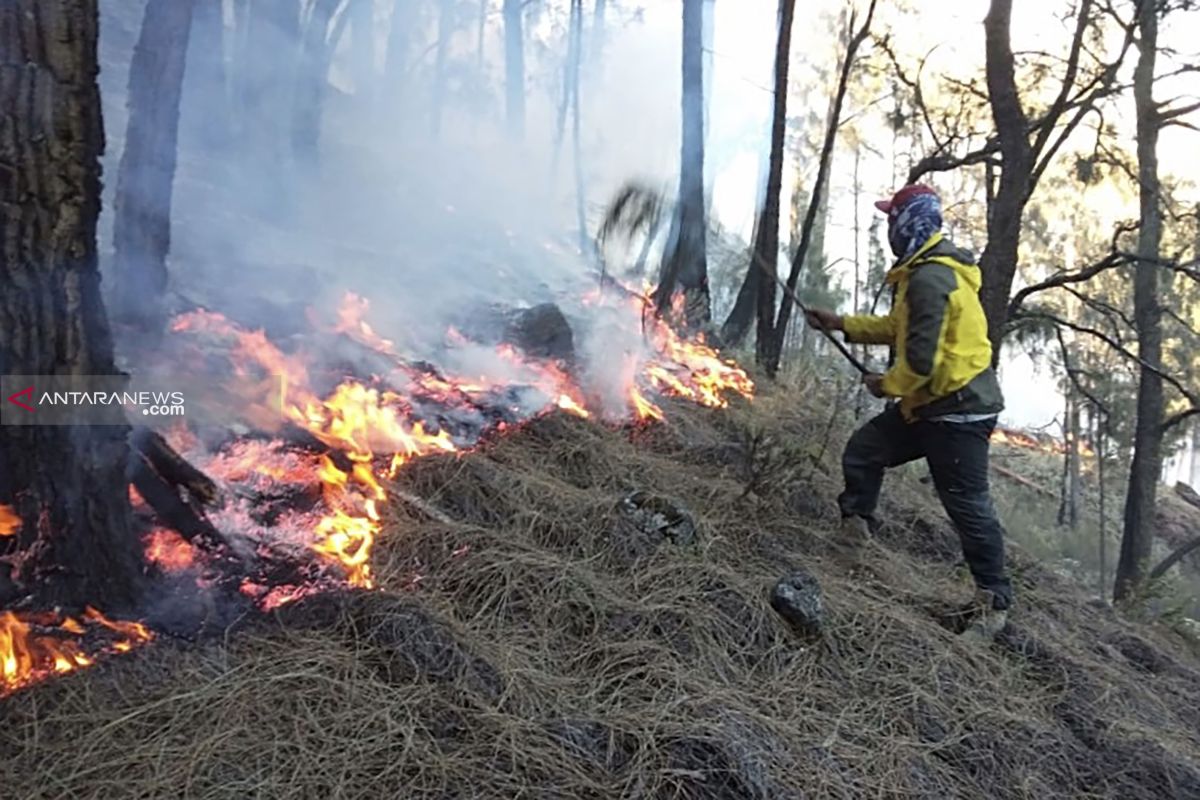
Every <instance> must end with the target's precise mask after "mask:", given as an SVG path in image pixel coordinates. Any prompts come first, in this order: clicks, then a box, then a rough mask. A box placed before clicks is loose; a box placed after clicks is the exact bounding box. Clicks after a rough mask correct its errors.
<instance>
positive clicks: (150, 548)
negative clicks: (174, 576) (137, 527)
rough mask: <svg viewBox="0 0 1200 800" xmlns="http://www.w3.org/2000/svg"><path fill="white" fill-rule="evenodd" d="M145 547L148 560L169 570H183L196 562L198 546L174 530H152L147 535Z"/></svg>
mask: <svg viewBox="0 0 1200 800" xmlns="http://www.w3.org/2000/svg"><path fill="white" fill-rule="evenodd" d="M145 548H146V550H145V553H146V560H147V561H149V562H150V563H152V564H157V565H158V566H160V567H162V568H163V569H165V570H166V571H168V572H181V571H183V570H185V569H189V568H191V567H192V566H193V565H194V564H195V563H196V548H194V547H192V545H191V543H190V542H188V540H187V539H184V538H183V537H182V536H180V535H179V534H178V533H176V532H175V531H173V530H169V529H166V528H159V529H156V530H153V531H151V532H150V533H149V535H147V536H146V539H145Z"/></svg>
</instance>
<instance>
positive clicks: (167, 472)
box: [127, 428, 224, 550]
mask: <svg viewBox="0 0 1200 800" xmlns="http://www.w3.org/2000/svg"><path fill="white" fill-rule="evenodd" d="M130 446H131V448H132V452H131V453H130V459H129V466H128V470H127V477H128V479H129V482H130V483H132V484H133V486H134V488H135V489H137V491H138V494H140V495H141V496H142V499H144V500H145V501H146V504H147V505H149V506H150V508H152V509H153V510H154V513H155V514H156V515H157V517H158V520H159V521H160V522H162V523H163V524H165V525H166V526H168V527H170V528H172V529H173V530H175V531H177V532H178V533H179V535H181V536H183V537H184V538H185V539H187V540H188V541H189V542H193V543H199V544H202V545H206V549H209V550H211V549H212V548H213V546H215V545H217V544H221V543H223V542H224V537H223V536H222V535H221V533H220V531H218V530H217V529H216V527H214V526H213V525H212V523H210V522H209V521H208V520H207V519H206V518H205V517H204V512H203V506H204V505H214V504H216V502H217V501H218V500H219V498H220V493H219V491H218V489H217V485H216V483H215V482H213V480H212V479H211V478H209V477H208V476H207V475H205V474H204V473H203V472H201V471H200V470H198V469H196V468H195V467H193V466H192V465H191V464H188V463H187V461H185V460H184V459H183V458H182V457H181V456H180V455H179V454H178V453H176V452H175V451H174V450H172V449H171V446H170V445H169V444H167V442H166V440H165V439H163V438H162V437H161V436H160V435H158V434H157V433H155V432H153V431H150V430H147V429H145V428H138V429H135V430H134V432H133V434H132V436H131V437H130ZM181 489H186V490H187V493H188V497H189V499H191V500H192V502H188V501H185V500H184V497H183V495H182V494H181V493H180V490H181Z"/></svg>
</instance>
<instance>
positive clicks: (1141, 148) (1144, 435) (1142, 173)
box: [1114, 4, 1163, 600]
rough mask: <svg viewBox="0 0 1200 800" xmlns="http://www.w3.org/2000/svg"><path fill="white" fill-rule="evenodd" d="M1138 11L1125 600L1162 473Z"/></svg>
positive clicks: (1146, 103)
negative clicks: (1132, 399)
mask: <svg viewBox="0 0 1200 800" xmlns="http://www.w3.org/2000/svg"><path fill="white" fill-rule="evenodd" d="M1146 5H1147V6H1148V7H1147V8H1146V9H1145V10H1144V11H1143V12H1142V13H1140V14H1139V19H1138V27H1139V28H1140V31H1141V37H1140V41H1139V43H1138V46H1139V48H1140V55H1139V57H1138V64H1137V68H1136V69H1135V70H1134V76H1133V96H1134V103H1135V104H1136V107H1137V153H1138V182H1139V191H1140V205H1141V209H1140V218H1141V226H1140V228H1139V233H1138V247H1137V253H1138V256H1139V257H1140V258H1142V259H1144V260H1141V261H1139V262H1138V263H1137V265H1136V267H1135V272H1134V281H1133V308H1134V311H1133V313H1134V323H1135V325H1136V327H1137V341H1138V356H1139V358H1140V359H1141V360H1142V361H1143V362H1144V363H1145V364H1146V365H1148V366H1146V367H1142V368H1141V376H1140V378H1139V382H1138V396H1137V426H1136V429H1135V431H1134V439H1133V463H1132V464H1131V465H1130V468H1129V488H1128V493H1127V495H1126V498H1125V525H1124V529H1123V531H1122V533H1121V557H1120V561H1119V562H1118V563H1117V578H1116V581H1117V582H1116V590H1115V592H1114V597H1115V598H1116V599H1117V600H1123V599H1126V598H1129V597H1130V596H1132V595H1133V593H1134V592H1136V590H1137V589H1138V587H1139V586H1140V585H1141V583H1142V580H1143V578H1144V577H1145V574H1146V568H1147V566H1148V564H1147V561H1148V560H1149V558H1150V552H1151V546H1152V544H1153V541H1154V510H1155V499H1156V496H1157V492H1158V480H1159V476H1160V475H1161V473H1162V438H1163V430H1162V422H1163V382H1162V378H1161V377H1160V375H1159V371H1158V367H1159V366H1160V364H1161V363H1162V309H1161V307H1160V306H1159V304H1158V275H1159V269H1158V264H1157V259H1158V257H1159V248H1160V244H1161V240H1162V212H1161V208H1160V205H1159V178H1158V134H1159V127H1160V123H1159V120H1158V110H1157V108H1156V106H1155V103H1154V67H1155V62H1156V60H1157V55H1158V13H1157V11H1156V9H1155V6H1154V5H1152V4H1146Z"/></svg>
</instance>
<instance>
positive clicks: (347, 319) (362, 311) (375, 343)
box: [334, 292, 396, 355]
mask: <svg viewBox="0 0 1200 800" xmlns="http://www.w3.org/2000/svg"><path fill="white" fill-rule="evenodd" d="M370 307H371V303H370V301H369V300H367V299H366V298H365V297H361V296H359V295H357V294H355V293H354V292H346V295H345V296H344V297H343V298H342V303H341V305H339V306H338V311H337V317H338V321H337V324H336V325H335V326H334V331H335V332H336V333H344V334H345V335H346V336H348V337H350V338H351V339H353V340H354V341H356V342H358V343H359V344H362V345H366V346H367V347H369V348H371V349H372V350H377V351H379V352H380V353H386V354H388V355H395V354H396V345H395V344H394V343H393V342H392V341H391V340H389V339H384V338H383V337H382V336H380V335H379V334H377V333H375V330H374V329H373V328H372V327H371V326H370V325H369V324H368V323H367V322H366V320H365V319H364V317H366V315H367V311H368V309H370Z"/></svg>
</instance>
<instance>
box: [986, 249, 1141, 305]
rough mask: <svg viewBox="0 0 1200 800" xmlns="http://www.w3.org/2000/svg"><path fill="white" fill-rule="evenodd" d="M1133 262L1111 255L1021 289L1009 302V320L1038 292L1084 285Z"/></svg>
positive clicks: (1120, 256) (1124, 257) (1119, 255)
mask: <svg viewBox="0 0 1200 800" xmlns="http://www.w3.org/2000/svg"><path fill="white" fill-rule="evenodd" d="M1131 261H1132V259H1131V258H1130V257H1129V256H1128V255H1126V254H1124V253H1119V252H1114V253H1109V254H1108V255H1107V256H1105V257H1104V258H1102V259H1101V260H1099V261H1097V262H1096V263H1095V264H1091V265H1089V266H1087V267H1084V268H1083V269H1081V270H1079V271H1077V272H1060V273H1058V274H1057V275H1053V276H1051V277H1049V278H1047V279H1046V280H1044V281H1042V282H1041V283H1035V284H1032V285H1030V286H1026V287H1025V288H1024V289H1021V290H1020V291H1019V292H1017V293H1016V294H1014V295H1013V298H1012V300H1011V301H1009V303H1008V318H1009V319H1012V318H1013V317H1015V316H1016V315H1017V312H1018V311H1020V309H1021V305H1022V304H1023V303H1024V302H1025V301H1026V300H1027V299H1028V298H1029V297H1030V295H1034V294H1037V293H1038V292H1044V291H1047V290H1049V289H1056V288H1058V287H1060V286H1066V285H1068V284H1072V283H1083V282H1084V281H1089V280H1091V279H1092V278H1094V277H1096V276H1097V275H1099V274H1100V273H1101V272H1106V271H1108V270H1110V269H1115V268H1116V267H1120V266H1123V265H1125V264H1128V263H1130V262H1131Z"/></svg>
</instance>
